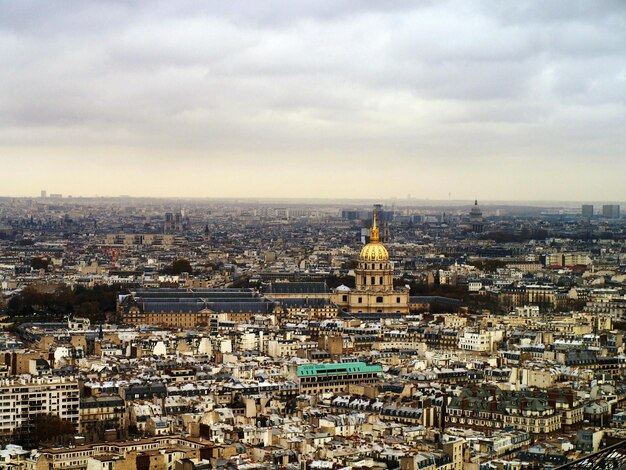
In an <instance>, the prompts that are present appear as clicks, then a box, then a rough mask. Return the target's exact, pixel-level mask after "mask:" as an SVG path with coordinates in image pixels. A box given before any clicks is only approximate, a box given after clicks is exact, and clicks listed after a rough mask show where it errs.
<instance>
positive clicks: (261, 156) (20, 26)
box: [0, 0, 626, 201]
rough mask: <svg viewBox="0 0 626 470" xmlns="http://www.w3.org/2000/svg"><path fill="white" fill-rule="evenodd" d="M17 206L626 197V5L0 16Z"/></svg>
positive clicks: (5, 123) (305, 7) (272, 6)
mask: <svg viewBox="0 0 626 470" xmlns="http://www.w3.org/2000/svg"><path fill="white" fill-rule="evenodd" d="M0 60H1V61H2V67H1V68H0V165H1V167H0V168H1V169H2V172H1V174H2V185H1V188H0V196H35V195H36V194H38V193H39V190H41V189H46V190H48V192H49V193H51V192H63V193H65V194H67V193H69V194H73V195H82V196H93V195H112V196H115V195H119V194H129V195H131V196H152V197H155V196H156V197H158V196H163V197H167V196H179V197H270V198H271V197H276V198H278V197H329V198H333V197H337V198H391V197H398V198H405V197H406V196H407V194H411V195H412V197H414V198H417V199H423V198H429V199H443V200H445V199H447V198H448V193H452V197H453V198H454V199H473V198H474V197H478V198H479V199H481V200H541V199H548V200H581V201H583V200H594V201H602V200H607V201H610V200H617V201H619V200H624V199H626V198H625V197H624V190H623V188H624V181H625V175H626V152H625V149H626V2H624V1H623V0H614V1H574V0H562V1H551V2H541V1H532V2H530V1H529V2H526V1H512V2H501V1H495V0H494V1H479V0H460V1H421V2H415V1H400V0H398V1H385V2H380V1H371V2H364V1H348V0H346V1H340V0H334V1H330V0H329V1H324V0H317V1H301V2H299V1H265V2H260V1H258V2H257V1H250V0H248V1H228V2H197V1H177V2H161V1H144V2H126V1H115V2H102V1H91V0H85V1H81V2H69V1H67V2H62V1H58V2H35V1H29V0H20V1H17V0H16V1H5V2H2V3H0Z"/></svg>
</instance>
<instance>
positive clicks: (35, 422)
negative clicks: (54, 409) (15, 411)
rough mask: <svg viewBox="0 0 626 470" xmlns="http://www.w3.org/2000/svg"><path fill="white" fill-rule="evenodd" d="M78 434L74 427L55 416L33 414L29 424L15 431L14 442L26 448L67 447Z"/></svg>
mask: <svg viewBox="0 0 626 470" xmlns="http://www.w3.org/2000/svg"><path fill="white" fill-rule="evenodd" d="M75 434H76V429H75V427H74V425H73V424H72V423H71V422H70V421H67V420H64V419H61V418H59V417H58V416H57V415H53V414H33V415H31V416H29V418H28V422H27V423H25V424H24V425H23V426H22V427H20V428H18V429H16V430H15V433H14V440H15V442H16V443H18V444H19V445H21V446H23V447H25V448H31V449H33V448H37V447H39V446H40V445H55V444H56V445H58V444H62V445H67V444H69V443H70V442H71V440H72V438H73V437H74V435H75Z"/></svg>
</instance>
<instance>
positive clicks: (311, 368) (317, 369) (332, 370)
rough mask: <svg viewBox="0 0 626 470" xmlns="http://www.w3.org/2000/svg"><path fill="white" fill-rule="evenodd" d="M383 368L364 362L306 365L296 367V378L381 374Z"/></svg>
mask: <svg viewBox="0 0 626 470" xmlns="http://www.w3.org/2000/svg"><path fill="white" fill-rule="evenodd" d="M382 371H383V368H382V366H379V365H369V364H366V363H365V362H339V363H333V364H306V365H302V366H298V371H297V374H298V377H313V376H318V375H335V374H362V373H368V372H369V373H371V372H374V373H382Z"/></svg>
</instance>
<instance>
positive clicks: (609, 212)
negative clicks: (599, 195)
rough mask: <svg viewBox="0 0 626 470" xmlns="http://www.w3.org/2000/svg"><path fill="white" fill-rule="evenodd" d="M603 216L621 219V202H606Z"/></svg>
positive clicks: (603, 207)
mask: <svg viewBox="0 0 626 470" xmlns="http://www.w3.org/2000/svg"><path fill="white" fill-rule="evenodd" d="M602 217H604V218H606V219H619V204H604V205H603V206H602Z"/></svg>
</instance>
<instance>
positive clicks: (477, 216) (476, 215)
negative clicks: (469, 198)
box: [469, 199, 485, 233]
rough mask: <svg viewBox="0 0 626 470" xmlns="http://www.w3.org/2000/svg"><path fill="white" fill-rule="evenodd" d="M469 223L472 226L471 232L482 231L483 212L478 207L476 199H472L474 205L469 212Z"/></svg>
mask: <svg viewBox="0 0 626 470" xmlns="http://www.w3.org/2000/svg"><path fill="white" fill-rule="evenodd" d="M469 219H470V224H471V226H472V232H475V233H482V232H483V230H484V226H485V224H484V222H483V212H482V211H481V210H480V207H478V199H475V200H474V206H473V207H472V210H471V211H470V213H469Z"/></svg>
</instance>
